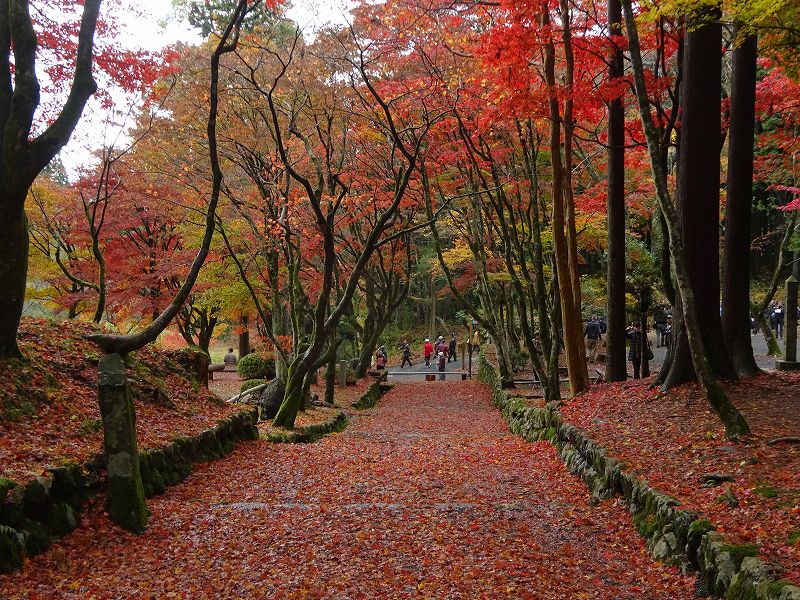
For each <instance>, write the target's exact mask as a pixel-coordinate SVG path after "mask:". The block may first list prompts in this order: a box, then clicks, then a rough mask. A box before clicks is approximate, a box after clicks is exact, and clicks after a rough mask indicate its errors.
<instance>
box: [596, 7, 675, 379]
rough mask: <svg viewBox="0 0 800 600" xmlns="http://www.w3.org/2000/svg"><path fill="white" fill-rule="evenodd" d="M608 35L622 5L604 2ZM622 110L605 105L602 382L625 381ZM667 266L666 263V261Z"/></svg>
mask: <svg viewBox="0 0 800 600" xmlns="http://www.w3.org/2000/svg"><path fill="white" fill-rule="evenodd" d="M608 26H609V33H610V35H614V36H619V35H622V31H621V26H622V5H621V4H620V1H619V0H608ZM611 46H612V54H611V57H610V61H609V68H608V78H609V80H612V81H613V80H615V79H618V78H619V77H622V50H621V49H620V47H619V45H618V44H617V43H616V42H614V41H612V43H611ZM624 146H625V109H624V107H623V105H622V98H621V97H620V98H614V99H612V100H611V101H610V102H609V104H608V308H607V310H608V331H607V333H606V344H607V353H606V360H607V363H606V379H607V380H608V381H625V379H626V378H627V376H628V365H627V356H626V355H625V147H624ZM667 262H668V263H669V261H667Z"/></svg>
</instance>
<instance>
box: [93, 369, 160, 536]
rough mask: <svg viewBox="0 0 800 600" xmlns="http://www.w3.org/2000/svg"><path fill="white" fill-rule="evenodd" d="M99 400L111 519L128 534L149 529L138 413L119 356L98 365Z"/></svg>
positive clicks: (107, 498) (108, 506) (107, 496)
mask: <svg viewBox="0 0 800 600" xmlns="http://www.w3.org/2000/svg"><path fill="white" fill-rule="evenodd" d="M98 370H99V379H98V396H99V397H100V415H101V416H102V417H103V450H104V455H105V459H106V469H107V471H108V494H107V495H106V510H107V511H108V516H109V518H110V519H111V520H112V521H114V522H115V523H117V524H119V525H121V526H122V527H124V528H125V529H127V530H128V531H133V532H136V533H141V532H142V531H144V529H145V527H146V526H147V516H148V512H147V503H146V500H145V498H144V489H143V488H142V475H141V472H140V471H139V452H138V450H137V447H136V412H135V409H134V406H133V398H131V393H130V389H129V388H128V376H127V373H126V371H125V363H124V362H123V360H122V357H121V356H120V355H119V354H106V355H105V356H103V358H101V359H100V364H99V365H98Z"/></svg>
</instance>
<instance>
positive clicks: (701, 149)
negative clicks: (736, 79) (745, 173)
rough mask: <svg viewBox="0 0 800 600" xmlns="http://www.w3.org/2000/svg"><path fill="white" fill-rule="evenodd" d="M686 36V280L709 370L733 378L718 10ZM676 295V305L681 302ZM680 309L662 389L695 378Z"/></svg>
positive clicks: (679, 203)
mask: <svg viewBox="0 0 800 600" xmlns="http://www.w3.org/2000/svg"><path fill="white" fill-rule="evenodd" d="M706 16H711V17H712V20H710V21H707V22H704V23H703V24H702V25H700V26H699V27H694V28H690V29H689V30H688V31H687V33H686V36H685V46H684V47H685V52H684V57H683V59H684V63H683V73H684V82H683V85H684V88H683V91H682V93H681V115H682V125H681V151H680V154H679V156H678V183H677V189H676V200H675V204H676V209H677V213H678V218H679V219H680V231H681V234H682V240H683V246H684V252H685V253H686V256H687V257H688V256H692V257H703V259H702V260H690V261H687V264H686V267H687V272H688V276H689V283H690V285H691V287H692V290H693V292H694V298H695V301H696V303H697V311H698V313H697V317H698V322H699V325H700V335H701V337H702V340H703V347H704V348H705V353H706V356H707V358H708V361H709V363H710V365H711V367H712V369H713V370H714V372H715V373H716V374H718V375H720V376H722V377H725V378H729V379H735V378H736V371H735V370H734V368H733V364H732V362H731V359H730V355H729V354H728V352H727V349H726V346H725V342H724V339H723V337H722V323H721V320H720V314H719V298H720V285H719V172H720V153H719V140H720V129H721V124H720V119H721V116H720V115H721V112H720V98H721V90H722V26H721V25H720V24H719V20H718V14H715V15H706ZM681 300H683V299H681V298H679V299H678V305H679V306H682V302H681ZM682 313H683V310H682V309H681V310H677V311H676V314H675V315H674V317H673V320H674V321H675V328H674V329H675V335H674V338H673V339H674V343H675V348H674V349H673V350H674V351H673V362H672V364H671V365H670V368H669V372H668V373H667V377H666V379H665V381H664V386H665V387H666V388H670V387H674V386H677V385H680V384H682V383H685V382H687V381H692V380H695V379H696V378H697V375H696V373H695V370H694V365H693V362H692V358H691V356H690V352H689V345H688V342H687V340H686V339H685V338H686V328H685V327H684V324H683V323H682V321H683V314H682Z"/></svg>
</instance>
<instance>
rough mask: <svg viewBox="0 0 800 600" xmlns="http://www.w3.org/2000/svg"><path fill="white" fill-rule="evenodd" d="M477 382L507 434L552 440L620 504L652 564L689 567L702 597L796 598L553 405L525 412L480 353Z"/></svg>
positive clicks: (590, 482) (594, 488)
mask: <svg viewBox="0 0 800 600" xmlns="http://www.w3.org/2000/svg"><path fill="white" fill-rule="evenodd" d="M478 379H479V380H481V381H484V382H486V383H488V384H489V385H490V386H491V388H492V400H493V402H494V404H495V406H497V408H498V409H499V410H500V413H501V414H502V415H503V418H504V419H505V420H506V422H507V423H508V425H509V428H510V429H511V431H512V433H515V434H517V435H519V436H520V437H522V438H523V439H525V440H527V441H531V442H533V441H540V440H548V441H550V442H552V443H553V444H554V445H555V447H556V449H557V450H558V453H559V455H560V456H561V459H562V460H563V461H564V463H565V464H566V465H567V467H568V468H569V470H570V471H571V472H572V473H574V474H576V475H578V476H579V477H581V478H582V479H583V481H584V482H585V483H586V485H587V486H588V488H589V490H590V491H591V493H592V497H593V499H595V500H596V501H599V500H601V499H603V498H609V497H614V496H618V497H622V498H623V499H624V501H625V503H626V505H627V507H628V511H629V512H630V514H631V516H632V517H633V522H634V524H635V526H636V529H637V531H638V532H639V534H640V535H641V536H642V537H643V538H644V539H645V542H646V544H647V548H648V550H649V551H650V553H651V554H652V555H653V557H654V558H655V559H656V560H659V561H661V562H664V563H667V564H673V565H679V566H683V567H688V568H692V569H696V570H697V571H699V574H700V576H701V581H702V583H703V585H704V586H705V589H706V591H707V592H708V593H712V594H715V595H718V596H723V597H725V598H728V599H730V600H800V588H798V587H797V586H794V585H792V584H790V583H789V582H786V581H776V579H775V571H774V569H773V568H771V567H770V566H769V565H768V564H767V563H766V562H764V561H763V560H761V559H760V558H758V557H757V556H755V554H756V552H757V549H756V548H755V547H752V546H749V545H744V546H735V545H731V544H729V543H727V542H726V541H725V538H724V536H722V535H721V534H720V533H717V532H716V531H715V527H714V525H713V523H711V522H709V521H707V520H704V519H699V518H698V515H697V514H696V513H695V512H693V511H691V510H687V509H684V508H679V504H680V503H679V502H678V500H676V499H675V498H671V497H670V496H668V495H666V494H663V493H661V492H659V491H658V490H655V489H653V488H651V487H650V486H648V485H647V483H646V482H644V481H641V480H639V479H637V478H636V477H634V476H633V475H630V474H628V473H626V472H625V471H624V469H623V468H622V466H621V464H620V462H619V461H618V460H617V459H616V458H614V457H612V456H609V455H608V454H607V452H606V451H605V450H604V449H603V448H602V447H601V446H600V445H599V444H597V443H596V442H594V441H593V440H591V439H590V438H589V437H587V435H586V434H585V433H584V432H583V431H581V430H579V429H578V428H577V427H575V426H573V425H571V424H569V423H564V422H563V421H562V420H561V415H560V412H559V403H550V404H548V405H547V406H545V407H544V408H533V407H526V406H525V401H524V399H522V398H518V397H515V396H514V390H513V389H512V390H504V389H502V388H501V386H500V379H499V377H498V375H497V373H496V371H495V370H494V367H493V366H492V365H491V364H490V363H489V362H488V361H487V360H486V359H485V357H484V356H483V354H481V357H480V363H479V366H478Z"/></svg>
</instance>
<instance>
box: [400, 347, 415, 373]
mask: <svg viewBox="0 0 800 600" xmlns="http://www.w3.org/2000/svg"><path fill="white" fill-rule="evenodd" d="M400 350H402V351H403V362H401V363H400V368H401V369H402V368H403V367H405V366H406V363H408V366H409V367H413V366H414V365H413V364H412V363H411V346H409V344H408V340H403V343H402V344H400Z"/></svg>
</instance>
